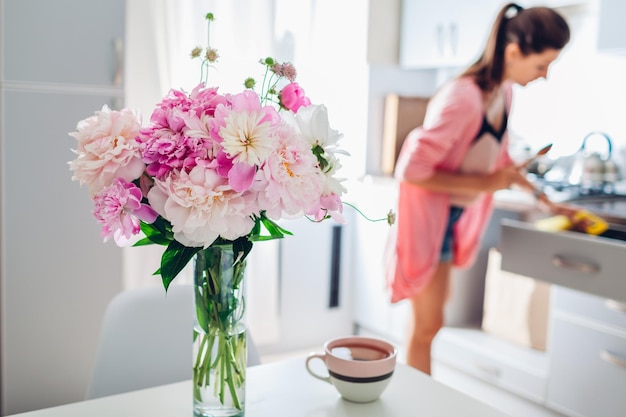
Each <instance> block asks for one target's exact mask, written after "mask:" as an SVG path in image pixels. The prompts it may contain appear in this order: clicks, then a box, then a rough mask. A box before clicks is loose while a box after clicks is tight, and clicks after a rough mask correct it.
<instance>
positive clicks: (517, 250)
mask: <svg viewBox="0 0 626 417" xmlns="http://www.w3.org/2000/svg"><path fill="white" fill-rule="evenodd" d="M501 226H502V227H501V237H500V244H499V246H498V247H499V249H500V252H501V253H502V269H503V270H505V271H509V272H513V273H516V274H520V275H526V276H528V277H531V278H536V279H539V280H542V281H546V282H550V283H553V284H557V285H561V286H564V287H568V288H572V289H575V290H579V291H583V292H586V293H590V294H595V295H598V296H601V297H604V298H610V299H614V300H617V301H624V302H626V278H625V277H624V273H623V271H624V269H626V243H625V242H623V241H621V240H616V239H609V238H605V237H599V236H591V235H586V234H583V233H577V232H569V231H563V232H544V231H540V230H537V229H536V228H535V227H534V226H533V225H532V224H529V223H523V222H519V221H514V220H508V219H503V220H502V225H501Z"/></svg>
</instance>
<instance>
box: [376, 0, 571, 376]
mask: <svg viewBox="0 0 626 417" xmlns="http://www.w3.org/2000/svg"><path fill="white" fill-rule="evenodd" d="M569 37H570V32H569V27H568V25H567V23H566V22H565V20H564V19H563V17H562V16H560V15H559V14H558V13H556V12H555V11H554V10H552V9H549V8H545V7H532V8H528V9H524V8H522V7H521V6H519V5H517V4H514V3H509V4H507V5H506V6H504V7H503V8H502V9H501V10H500V12H499V13H498V16H497V18H496V21H495V22H494V25H493V27H492V30H491V33H490V35H489V38H488V40H487V43H486V46H485V49H484V51H483V53H482V55H481V57H480V58H479V59H478V60H477V61H476V63H474V64H473V65H471V66H470V67H469V68H468V69H467V70H465V71H464V72H463V73H462V74H461V75H460V76H458V77H456V78H455V79H453V80H452V81H450V82H449V83H448V84H447V85H445V86H444V87H443V88H442V89H441V90H440V91H438V92H437V94H435V96H434V97H433V98H432V100H431V102H430V104H429V107H428V110H427V112H426V117H425V120H424V124H423V126H421V127H420V128H417V129H415V130H414V131H413V132H411V133H410V134H409V136H408V137H407V140H406V141H405V143H404V145H403V148H402V151H401V153H400V156H399V158H398V163H397V165H396V171H395V177H396V178H397V179H398V180H400V188H399V201H398V213H397V216H398V217H397V225H396V227H395V229H394V231H395V233H394V235H395V236H394V238H395V239H394V240H393V242H394V244H393V245H392V246H391V247H390V249H391V253H390V254H391V255H392V256H391V257H390V258H389V259H388V261H389V264H388V271H387V275H388V276H387V281H388V284H389V288H390V291H391V301H392V302H398V301H400V300H402V299H409V300H410V302H411V306H412V315H411V319H412V320H411V325H410V331H409V337H408V344H407V356H406V361H407V363H408V364H409V365H411V366H413V367H415V368H417V369H419V370H421V371H423V372H426V373H428V374H430V348H431V343H432V341H433V338H434V337H435V335H436V334H437V332H438V331H439V329H440V328H441V327H442V325H443V321H444V319H443V308H444V303H445V301H446V298H447V293H448V285H449V280H450V271H451V268H452V266H455V267H467V266H469V265H471V263H472V262H473V261H474V258H475V256H476V253H477V251H478V248H479V244H480V239H481V237H482V234H483V232H484V230H485V227H486V225H487V223H488V220H489V217H490V215H491V211H492V200H493V199H492V194H493V192H495V191H497V190H500V189H504V188H508V187H510V186H511V185H513V184H517V185H520V186H521V187H523V188H526V189H529V190H532V185H531V184H530V183H529V182H528V181H527V180H526V179H525V177H524V175H523V173H521V172H520V168H519V167H516V166H515V164H514V163H513V162H512V160H511V158H510V157H509V154H508V152H507V146H508V135H507V130H506V128H507V120H508V116H509V110H510V106H511V94H512V85H513V83H516V84H519V85H522V86H525V85H526V84H528V83H530V82H531V81H533V80H536V79H538V78H545V77H546V76H547V72H548V67H549V66H550V64H551V63H552V62H553V61H554V60H555V59H556V58H557V57H558V55H559V53H560V51H561V50H562V49H563V47H564V46H565V45H566V44H567V42H568V41H569ZM542 199H543V202H544V203H545V204H547V205H549V204H550V203H549V201H548V200H547V199H545V196H542V197H541V198H540V200H542ZM548 208H549V209H552V210H553V211H557V210H558V209H559V207H556V206H553V205H552V206H549V207H548Z"/></svg>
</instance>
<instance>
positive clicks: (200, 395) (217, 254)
mask: <svg viewBox="0 0 626 417" xmlns="http://www.w3.org/2000/svg"><path fill="white" fill-rule="evenodd" d="M245 266H246V265H245V261H243V262H239V261H237V262H235V256H234V253H233V248H232V245H219V246H210V247H208V248H206V249H202V250H201V251H199V252H198V253H197V254H196V255H195V259H194V284H195V285H194V287H195V307H196V315H195V316H196V317H195V324H194V333H193V358H194V363H193V399H194V401H193V403H194V404H193V410H194V416H195V417H225V416H243V415H244V413H245V397H246V384H245V382H246V357H247V347H246V327H245V324H244V322H243V317H244V310H245V304H244V294H243V292H244V289H243V276H244V271H245Z"/></svg>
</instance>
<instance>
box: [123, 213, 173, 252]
mask: <svg viewBox="0 0 626 417" xmlns="http://www.w3.org/2000/svg"><path fill="white" fill-rule="evenodd" d="M140 227H141V231H142V232H143V234H144V235H146V238H145V239H141V240H140V241H138V242H137V243H135V244H134V245H133V246H144V245H149V244H153V243H155V244H157V245H163V246H167V245H169V244H170V242H172V241H173V240H174V234H173V233H172V226H171V224H170V223H169V222H168V221H167V220H165V219H163V217H161V216H159V217H157V219H156V221H155V222H154V223H145V222H141V224H140ZM146 239H147V240H146Z"/></svg>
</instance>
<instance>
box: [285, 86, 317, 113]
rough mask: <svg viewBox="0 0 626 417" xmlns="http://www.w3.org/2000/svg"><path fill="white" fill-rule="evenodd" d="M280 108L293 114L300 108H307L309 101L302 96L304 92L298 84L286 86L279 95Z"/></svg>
mask: <svg viewBox="0 0 626 417" xmlns="http://www.w3.org/2000/svg"><path fill="white" fill-rule="evenodd" d="M279 99H280V105H281V107H283V108H285V109H287V110H291V111H292V112H294V113H297V112H298V109H299V108H300V107H302V106H309V105H310V104H311V100H309V99H308V98H307V97H306V96H305V95H304V90H303V89H302V87H300V85H298V83H289V84H287V85H286V86H285V87H284V88H283V89H282V90H281V91H280V94H279Z"/></svg>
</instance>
